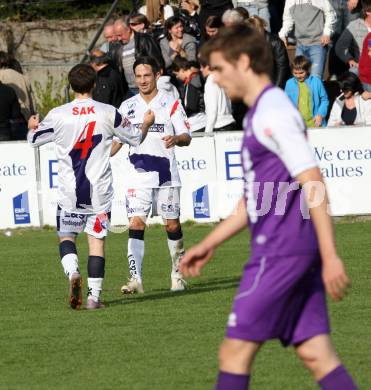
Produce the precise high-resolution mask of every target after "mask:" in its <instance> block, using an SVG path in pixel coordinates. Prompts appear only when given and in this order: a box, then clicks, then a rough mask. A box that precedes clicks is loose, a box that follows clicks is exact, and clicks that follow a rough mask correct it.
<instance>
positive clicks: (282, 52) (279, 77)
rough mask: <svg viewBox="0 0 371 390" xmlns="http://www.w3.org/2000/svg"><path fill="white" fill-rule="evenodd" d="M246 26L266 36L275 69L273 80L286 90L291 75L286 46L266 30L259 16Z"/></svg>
mask: <svg viewBox="0 0 371 390" xmlns="http://www.w3.org/2000/svg"><path fill="white" fill-rule="evenodd" d="M246 24H247V25H248V26H250V27H252V28H254V29H256V30H258V31H259V32H260V33H261V34H263V35H265V38H266V40H267V42H268V44H269V47H270V48H271V50H272V58H273V68H272V75H271V79H272V81H273V83H274V84H275V85H277V86H278V87H280V88H282V89H284V88H285V85H286V81H287V80H288V79H289V78H290V75H291V71H290V62H289V56H288V55H287V50H286V46H285V45H284V43H283V42H282V40H281V39H280V38H279V37H278V36H277V35H275V34H271V33H270V32H268V31H267V30H266V29H265V27H266V26H265V20H263V19H262V18H260V17H259V16H252V17H251V18H249V19H248V20H247V21H246Z"/></svg>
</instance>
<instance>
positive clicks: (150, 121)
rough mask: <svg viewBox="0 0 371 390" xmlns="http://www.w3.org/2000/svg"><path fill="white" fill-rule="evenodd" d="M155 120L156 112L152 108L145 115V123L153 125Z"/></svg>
mask: <svg viewBox="0 0 371 390" xmlns="http://www.w3.org/2000/svg"><path fill="white" fill-rule="evenodd" d="M154 122H155V113H154V112H153V111H152V110H148V111H147V112H146V113H145V114H144V117H143V125H144V126H146V127H151V126H152V125H153V123H154Z"/></svg>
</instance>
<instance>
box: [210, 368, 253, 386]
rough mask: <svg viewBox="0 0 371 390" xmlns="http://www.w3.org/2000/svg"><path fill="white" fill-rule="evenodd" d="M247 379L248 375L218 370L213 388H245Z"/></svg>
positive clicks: (248, 379) (247, 383)
mask: <svg viewBox="0 0 371 390" xmlns="http://www.w3.org/2000/svg"><path fill="white" fill-rule="evenodd" d="M249 381H250V375H247V374H231V373H229V372H223V371H219V375H218V383H217V384H216V386H215V388H214V390H232V389H233V390H247V389H248V388H249Z"/></svg>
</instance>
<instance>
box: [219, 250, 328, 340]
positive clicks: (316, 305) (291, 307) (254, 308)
mask: <svg viewBox="0 0 371 390" xmlns="http://www.w3.org/2000/svg"><path fill="white" fill-rule="evenodd" d="M329 332H330V328H329V321H328V315H327V307H326V295H325V290H324V285H323V282H322V278H321V259H320V258H319V255H318V254H315V255H308V256H303V255H297V256H287V257H277V256H274V257H273V256H259V257H255V256H253V257H252V258H251V259H250V261H249V262H248V263H247V264H246V266H245V269H244V273H243V276H242V279H241V282H240V288H239V291H238V293H237V295H236V296H235V299H234V302H233V308H232V312H231V314H230V315H229V320H228V327H227V334H226V336H227V337H228V338H234V339H241V340H250V341H257V342H263V341H265V340H269V339H280V340H281V342H282V344H283V345H289V344H299V343H301V342H302V341H305V340H307V339H309V338H311V337H313V336H316V335H319V334H328V333H329Z"/></svg>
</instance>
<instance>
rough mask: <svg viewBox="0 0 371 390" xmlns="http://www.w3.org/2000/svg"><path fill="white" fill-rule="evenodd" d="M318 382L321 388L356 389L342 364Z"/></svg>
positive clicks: (334, 389) (333, 389) (335, 389)
mask: <svg viewBox="0 0 371 390" xmlns="http://www.w3.org/2000/svg"><path fill="white" fill-rule="evenodd" d="M318 384H319V385H320V387H321V389H322V390H340V389H341V390H357V386H356V384H355V383H354V382H353V379H352V377H351V376H350V375H349V373H348V371H347V370H346V368H345V367H344V366H343V365H340V366H338V367H336V368H335V369H334V370H332V371H331V372H330V373H328V374H327V375H326V376H325V377H323V378H322V379H321V380H320V381H319V382H318Z"/></svg>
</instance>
